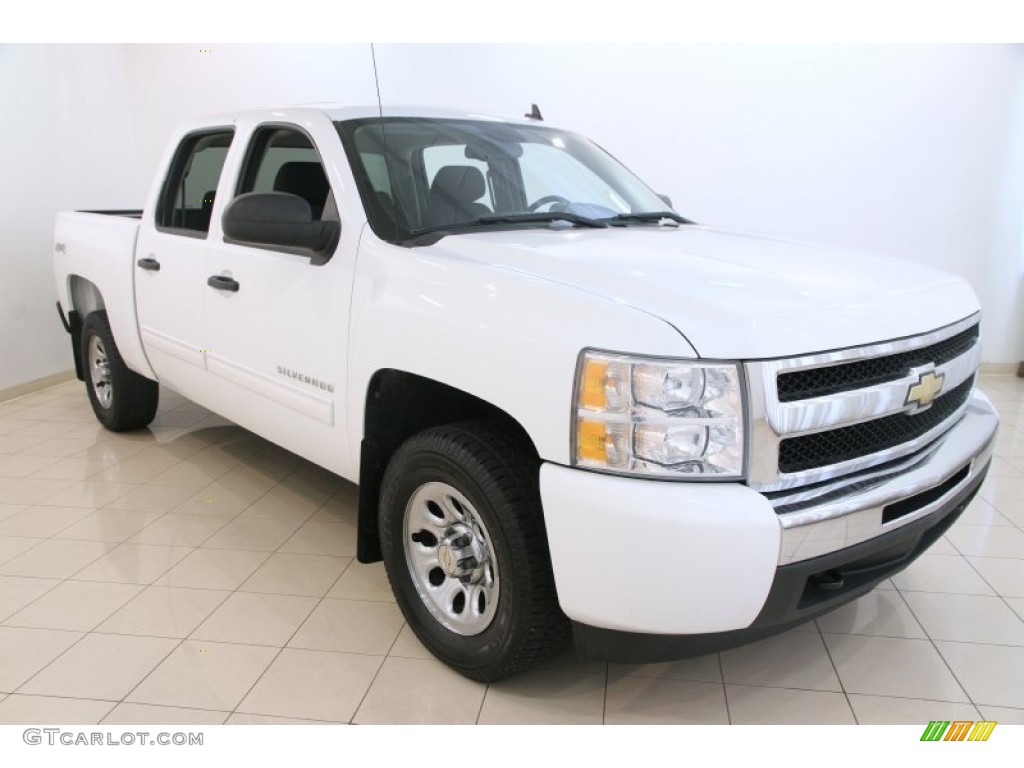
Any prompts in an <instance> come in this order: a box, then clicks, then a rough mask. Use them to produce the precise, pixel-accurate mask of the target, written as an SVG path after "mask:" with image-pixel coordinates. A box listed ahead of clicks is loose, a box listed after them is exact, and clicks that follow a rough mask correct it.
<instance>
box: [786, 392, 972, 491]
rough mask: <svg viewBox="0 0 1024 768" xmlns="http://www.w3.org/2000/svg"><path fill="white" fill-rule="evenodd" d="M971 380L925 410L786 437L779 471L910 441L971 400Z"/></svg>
mask: <svg viewBox="0 0 1024 768" xmlns="http://www.w3.org/2000/svg"><path fill="white" fill-rule="evenodd" d="M973 387H974V378H973V377H972V378H970V379H967V380H966V381H964V382H963V383H962V384H960V385H959V386H957V387H955V388H954V389H952V390H951V391H949V392H947V393H946V394H944V395H942V396H941V397H939V398H938V399H936V400H935V403H934V404H933V405H932V407H931V408H929V409H928V410H926V411H922V412H920V413H897V414H894V415H892V416H885V417H883V418H881V419H875V420H873V421H865V422H862V423H860V424H852V425H850V426H848V427H840V428H839V429H830V430H828V431H826V432H815V433H813V434H810V435H803V436H801V437H789V438H786V439H785V440H783V441H782V443H781V444H780V445H779V471H780V472H783V473H790V472H800V471H802V470H807V469H814V468H816V467H824V466H827V465H829V464H838V463H840V462H844V461H849V460H850V459H856V458H859V457H861V456H867V455H868V454H870V453H878V452H879V451H882V450H885V449H886V448H892V447H894V446H898V445H900V444H902V443H905V442H907V441H909V440H913V439H915V438H917V437H920V436H921V435H923V434H925V433H926V432H928V431H930V430H932V429H934V428H935V427H937V426H938V425H940V424H941V423H942V422H943V421H945V420H946V419H948V418H949V417H950V416H951V415H953V413H955V412H956V411H957V409H959V408H960V406H961V405H963V404H964V403H965V402H967V398H968V397H970V394H971V389H972V388H973Z"/></svg>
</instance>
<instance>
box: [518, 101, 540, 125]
mask: <svg viewBox="0 0 1024 768" xmlns="http://www.w3.org/2000/svg"><path fill="white" fill-rule="evenodd" d="M530 106H531V107H533V109H531V110H530V111H529V112H527V113H526V114H525V115H523V117H528V118H530V119H531V120H540V121H541V122H543V121H544V116H543V115H541V113H540V107H538V106H537V105H536V104H531V105H530Z"/></svg>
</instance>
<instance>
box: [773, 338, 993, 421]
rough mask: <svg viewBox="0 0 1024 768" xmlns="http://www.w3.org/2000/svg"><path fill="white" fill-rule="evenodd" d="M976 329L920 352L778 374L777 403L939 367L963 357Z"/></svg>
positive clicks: (969, 346) (833, 392)
mask: <svg viewBox="0 0 1024 768" xmlns="http://www.w3.org/2000/svg"><path fill="white" fill-rule="evenodd" d="M978 330H979V329H978V325H977V323H975V324H974V325H973V326H971V327H970V328H968V329H967V330H966V331H962V332H960V333H958V334H956V335H955V336H953V337H951V338H949V339H945V340H943V341H940V342H938V343H937V344H931V345H929V346H927V347H922V348H921V349H915V350H912V351H910V352H902V353H900V354H896V355H888V356H886V357H872V358H868V359H867V360H857V361H855V362H852V363H843V364H840V365H828V366H824V367H821V368H810V369H808V370H804V371H793V372H791V373H780V374H779V378H778V389H779V402H780V403H791V402H793V401H794V400H807V399H809V398H812V397H821V396H822V395H831V394H835V393H836V392H848V391H849V390H851V389H860V388H862V387H868V386H871V385H872V384H881V383H883V382H886V381H895V380H896V379H899V378H901V377H902V376H905V375H906V373H907V371H909V370H910V369H911V368H917V367H919V366H922V365H926V364H928V363H933V364H934V365H941V364H942V363H948V362H949V361H950V360H953V359H955V358H957V357H959V356H960V355H962V354H964V353H965V352H967V351H968V350H970V348H971V347H972V346H974V345H975V344H976V343H977V341H978Z"/></svg>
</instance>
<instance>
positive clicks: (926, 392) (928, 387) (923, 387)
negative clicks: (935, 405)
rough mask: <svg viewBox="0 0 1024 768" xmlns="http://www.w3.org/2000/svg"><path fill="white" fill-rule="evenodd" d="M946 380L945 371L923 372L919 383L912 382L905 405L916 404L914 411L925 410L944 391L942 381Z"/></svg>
mask: <svg viewBox="0 0 1024 768" xmlns="http://www.w3.org/2000/svg"><path fill="white" fill-rule="evenodd" d="M945 380H946V375H945V374H944V373H939V374H936V373H935V370H934V369H930V370H926V371H923V372H921V373H920V374H919V375H918V377H917V383H915V384H911V385H910V389H909V390H907V399H906V401H904V403H903V404H904V405H911V406H914V408H913V410H912V412H914V413H916V412H917V411H923V410H924V409H925V408H927V407H928V406H929V405H931V404H932V401H933V400H934V399H935V398H936V397H938V395H939V393H940V392H941V391H942V383H943V382H944V381H945Z"/></svg>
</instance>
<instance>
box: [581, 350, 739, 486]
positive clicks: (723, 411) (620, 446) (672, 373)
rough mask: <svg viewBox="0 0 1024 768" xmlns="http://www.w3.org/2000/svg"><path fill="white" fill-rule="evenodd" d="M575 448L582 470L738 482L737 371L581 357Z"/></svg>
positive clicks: (730, 366) (690, 363)
mask: <svg viewBox="0 0 1024 768" xmlns="http://www.w3.org/2000/svg"><path fill="white" fill-rule="evenodd" d="M575 441H576V442H575V451H574V461H575V464H576V465H577V466H581V467H591V468H594V469H603V470H606V471H609V472H617V473H621V474H627V475H656V476H660V477H676V478H693V477H695V476H702V477H706V478H715V479H721V480H734V479H739V478H742V477H743V476H744V471H745V467H744V465H743V462H744V450H743V385H742V380H741V376H740V369H739V365H738V364H736V363H721V362H702V361H699V360H659V359H657V358H645V357H633V356H627V355H616V354H608V353H604V352H591V351H585V352H584V353H583V354H582V355H581V356H580V363H579V369H578V370H577V372H576V417H575Z"/></svg>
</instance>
